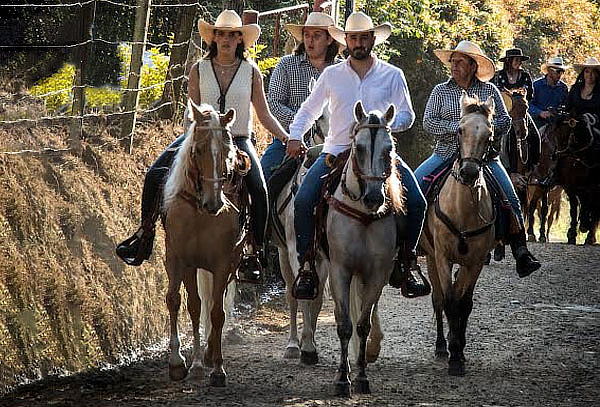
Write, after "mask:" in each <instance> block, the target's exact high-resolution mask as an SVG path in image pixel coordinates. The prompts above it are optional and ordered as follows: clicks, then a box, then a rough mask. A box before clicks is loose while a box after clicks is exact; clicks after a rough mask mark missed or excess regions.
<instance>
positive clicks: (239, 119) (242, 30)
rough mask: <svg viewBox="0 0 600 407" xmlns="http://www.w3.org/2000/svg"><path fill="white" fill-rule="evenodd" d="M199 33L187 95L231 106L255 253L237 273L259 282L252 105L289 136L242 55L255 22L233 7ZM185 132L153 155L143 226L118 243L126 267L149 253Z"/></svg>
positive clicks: (263, 194) (260, 217)
mask: <svg viewBox="0 0 600 407" xmlns="http://www.w3.org/2000/svg"><path fill="white" fill-rule="evenodd" d="M198 31H199V32H200V36H201V37H202V39H203V40H204V41H205V42H206V43H207V44H208V52H207V54H206V55H205V56H204V57H203V58H202V59H200V61H198V62H197V63H195V64H194V65H193V66H192V68H191V70H190V79H189V83H188V98H189V99H190V100H191V101H193V102H194V103H195V104H197V105H200V104H201V103H208V104H210V105H212V106H213V107H215V109H218V111H219V112H221V113H225V112H226V111H227V110H229V109H230V108H233V109H235V111H236V120H235V122H234V123H233V125H232V126H231V133H232V136H233V140H234V143H235V145H236V146H237V148H239V149H241V150H242V151H244V152H246V153H247V154H248V155H249V157H250V160H251V161H252V167H251V169H250V171H249V172H248V174H247V175H246V176H245V178H244V180H245V182H246V185H247V187H248V192H249V194H250V197H251V204H250V221H251V225H252V235H253V236H252V237H253V242H252V246H253V250H254V252H253V253H252V254H251V255H250V256H248V257H246V259H245V261H243V262H242V265H241V267H240V274H241V277H242V278H243V279H244V280H246V281H249V282H258V281H260V279H261V270H262V266H261V264H260V262H259V258H260V257H261V256H262V253H261V248H262V245H263V241H264V235H265V228H266V224H267V215H268V199H267V186H266V184H265V179H264V176H263V174H262V170H261V166H260V162H259V160H258V155H257V154H256V150H255V149H254V146H253V145H252V142H251V141H250V135H251V132H252V111H251V106H253V107H254V110H255V111H256V115H257V116H258V119H259V120H260V122H261V123H262V125H263V126H264V127H265V128H266V129H267V130H268V131H270V132H272V133H273V134H275V135H276V137H277V138H279V139H281V140H287V138H288V135H287V133H286V131H285V130H284V129H283V128H282V127H281V125H280V124H279V122H278V121H277V120H276V119H275V118H274V117H273V115H272V114H271V112H270V111H269V107H268V105H267V101H266V97H265V93H264V90H263V80H262V76H261V73H260V71H259V70H258V67H257V66H256V64H255V63H254V62H252V61H250V60H248V59H247V57H246V55H247V53H246V50H247V49H248V48H249V47H250V46H252V45H253V44H254V42H256V40H257V39H258V36H259V35H260V27H259V26H258V24H242V19H241V18H240V16H239V15H238V14H237V13H236V12H235V11H233V10H224V11H223V12H222V13H221V14H219V16H218V17H217V20H216V22H215V24H214V25H212V24H209V23H207V22H205V21H202V20H200V21H199V22H198ZM186 130H187V129H186ZM186 135H187V131H186V132H185V134H184V135H182V136H180V137H178V138H177V139H176V140H175V141H174V142H173V143H172V144H171V145H170V146H169V147H168V148H167V149H166V150H165V151H164V152H163V153H162V154H161V155H160V157H158V159H157V160H156V161H155V162H154V164H152V166H151V167H150V168H149V169H148V172H147V173H146V177H145V179H144V190H143V193H142V222H141V223H142V225H141V227H140V228H139V229H138V230H137V231H136V232H135V234H134V235H133V236H131V237H130V238H129V239H127V240H125V241H124V242H122V243H121V244H119V245H118V246H117V255H118V256H119V257H120V258H121V259H122V260H123V261H124V262H126V263H127V264H129V265H132V266H139V265H140V264H142V262H143V261H144V260H147V259H148V258H149V257H150V254H151V252H152V244H153V242H154V228H155V224H156V220H157V218H158V215H159V214H160V210H161V206H162V197H163V183H164V181H165V179H166V176H167V174H168V172H169V169H170V167H171V165H172V164H173V160H174V159H175V156H176V154H177V150H178V149H179V146H180V145H181V143H182V142H183V140H184V138H185V137H186ZM207 244H210V242H207Z"/></svg>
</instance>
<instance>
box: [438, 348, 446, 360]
mask: <svg viewBox="0 0 600 407" xmlns="http://www.w3.org/2000/svg"><path fill="white" fill-rule="evenodd" d="M448 356H449V354H448V351H447V350H445V349H443V350H441V349H440V350H438V349H436V351H435V358H436V359H438V360H442V359H443V360H446V359H448Z"/></svg>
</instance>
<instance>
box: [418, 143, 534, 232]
mask: <svg viewBox="0 0 600 407" xmlns="http://www.w3.org/2000/svg"><path fill="white" fill-rule="evenodd" d="M446 161H447V160H444V158H443V157H441V156H439V155H437V154H432V155H431V156H430V157H429V158H427V159H426V160H425V161H423V162H422V163H421V165H419V167H418V168H417V169H416V170H415V176H416V177H417V182H418V183H419V185H420V186H421V189H422V190H423V191H426V190H427V188H428V187H429V181H428V180H426V179H425V178H426V177H428V176H429V175H431V174H433V173H434V172H435V171H436V169H438V168H440V167H441V166H443V165H444V164H445V163H446ZM488 168H489V169H490V170H491V172H492V174H493V176H494V178H495V179H496V181H498V184H499V185H500V188H502V190H503V191H504V194H505V195H506V197H507V198H508V201H509V202H510V206H511V208H512V210H513V212H514V213H515V215H516V216H517V218H518V219H519V222H520V223H521V225H523V224H524V222H523V211H522V209H521V202H519V197H518V196H517V193H516V192H515V188H514V187H513V184H512V182H511V180H510V177H509V176H508V173H507V172H506V170H505V169H504V166H503V165H502V163H500V159H498V158H494V159H493V160H492V161H490V162H489V163H488Z"/></svg>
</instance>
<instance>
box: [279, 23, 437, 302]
mask: <svg viewBox="0 0 600 407" xmlns="http://www.w3.org/2000/svg"><path fill="white" fill-rule="evenodd" d="M391 31H392V27H391V24H389V23H385V24H381V25H379V26H374V24H373V21H372V20H371V18H370V17H369V16H367V15H366V14H364V13H362V12H355V13H352V14H351V15H350V16H349V17H348V19H347V21H346V27H345V30H342V29H340V28H338V27H329V33H330V34H331V36H332V37H333V38H334V39H335V40H336V41H338V42H339V43H340V44H342V45H344V46H346V47H347V48H348V52H349V57H348V59H347V60H346V61H345V62H343V63H340V64H335V65H332V66H329V67H328V68H326V69H325V70H324V71H323V73H322V74H321V76H320V77H319V80H318V81H317V83H316V85H315V87H314V89H313V91H312V92H311V94H310V95H309V96H308V98H307V99H306V101H305V102H304V103H303V104H302V106H301V107H300V110H298V112H297V113H296V116H295V117H294V121H293V122H292V124H291V125H290V141H289V143H288V145H287V153H288V155H290V156H291V157H297V156H299V155H302V154H303V153H304V151H305V150H306V146H305V145H304V142H303V141H302V137H303V135H304V134H305V133H306V131H308V129H310V127H311V126H312V124H313V123H314V121H315V120H316V119H317V118H318V117H319V116H320V115H321V114H322V111H323V108H324V107H325V105H326V104H328V105H329V109H330V111H331V117H332V118H333V120H332V121H331V123H330V130H329V134H327V136H326V137H325V143H324V147H323V152H322V154H321V155H319V157H318V158H317V160H316V161H315V163H314V164H313V165H312V166H311V167H310V169H309V170H308V172H307V173H306V175H305V177H304V179H303V181H302V184H301V185H300V188H299V189H298V193H297V195H296V198H295V200H294V208H295V212H294V229H295V233H296V242H297V251H298V257H299V261H300V265H301V269H300V273H299V276H298V279H297V280H296V284H295V290H294V291H295V293H296V297H297V298H298V299H310V298H314V296H315V292H316V290H318V286H317V284H316V282H317V279H316V272H315V270H313V269H311V267H310V265H308V266H309V267H307V264H305V255H306V253H307V252H308V250H309V248H310V246H311V243H312V240H313V238H314V229H315V226H314V223H315V219H314V209H315V206H316V205H317V204H318V202H319V200H320V199H321V188H322V185H323V182H324V180H323V176H324V175H326V174H328V173H329V170H330V167H329V165H330V164H328V163H330V162H332V160H331V158H332V157H335V156H337V155H338V154H340V153H342V152H343V151H346V150H347V149H349V148H350V146H351V144H352V140H351V134H352V128H353V126H354V123H355V120H354V113H353V112H354V105H355V104H356V102H357V101H359V100H361V101H362V103H363V106H364V107H365V110H366V111H371V110H375V109H378V110H380V111H385V110H386V109H387V108H388V107H389V105H390V104H394V106H395V107H396V117H395V119H394V122H393V123H392V125H391V127H392V131H393V132H398V131H405V130H407V129H409V128H410V127H411V126H412V124H413V122H414V120H415V113H414V111H413V108H412V103H411V100H410V95H409V92H408V86H407V85H406V80H405V78H404V73H403V72H402V70H401V69H399V68H397V67H395V66H393V65H390V64H388V63H387V62H384V61H382V60H380V59H378V58H377V57H376V56H375V54H373V53H372V52H371V51H372V49H373V46H374V45H376V44H380V43H383V42H384V41H385V40H386V39H387V38H388V37H389V36H390V34H391ZM398 162H399V171H400V173H401V179H402V184H403V185H404V187H405V188H406V207H407V211H408V214H407V223H408V234H409V238H408V241H409V243H408V244H407V245H406V250H407V252H409V253H404V254H403V255H405V256H407V257H408V258H411V259H414V260H415V261H413V262H410V266H409V267H406V268H404V267H403V266H404V265H403V264H401V263H403V262H401V261H398V260H397V261H396V264H395V267H394V271H393V273H392V277H393V278H394V275H396V276H397V277H398V280H399V281H402V283H404V286H405V287H406V294H405V295H407V296H409V297H414V296H419V295H427V294H428V293H429V287H428V286H427V285H425V284H423V283H420V282H417V280H416V279H415V277H414V276H413V275H412V274H411V270H412V269H413V267H415V265H416V256H415V253H414V249H415V246H416V244H417V242H418V240H419V236H420V234H421V229H422V227H423V220H424V217H425V210H426V206H427V203H426V201H425V198H424V197H423V194H422V193H421V191H420V190H419V186H418V185H417V182H416V180H415V178H414V175H413V173H412V171H411V170H410V168H409V167H408V166H407V165H406V164H405V163H404V162H403V161H402V160H401V159H398ZM407 263H408V262H407ZM398 274H399V276H398ZM390 281H392V279H390Z"/></svg>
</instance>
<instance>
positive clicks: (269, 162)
mask: <svg viewBox="0 0 600 407" xmlns="http://www.w3.org/2000/svg"><path fill="white" fill-rule="evenodd" d="M332 25H333V18H331V16H329V15H328V14H325V13H321V12H317V11H315V12H312V13H310V14H309V15H308V18H307V19H306V22H305V23H304V24H286V26H285V28H286V29H287V30H288V32H289V33H290V34H291V35H292V36H293V37H294V38H295V39H296V41H298V46H297V47H296V49H295V50H294V53H293V54H292V55H286V56H284V57H283V58H281V60H280V61H279V63H278V64H277V66H276V67H275V69H274V70H273V74H272V75H271V79H270V80H269V92H268V94H267V101H268V102H269V107H270V108H271V112H273V115H274V116H275V117H276V118H277V120H279V122H280V123H281V125H282V126H283V127H284V128H285V129H288V128H289V126H290V123H291V122H292V120H293V119H294V115H295V114H296V112H297V111H298V109H299V108H300V105H301V104H302V102H304V101H305V100H306V98H307V97H308V94H309V93H310V90H309V89H308V86H309V84H310V82H311V79H314V80H316V79H318V78H319V75H321V72H322V71H323V69H325V68H326V67H328V66H329V65H331V64H333V63H336V62H339V60H338V59H336V56H337V55H338V43H337V42H336V41H334V40H333V38H332V37H331V36H330V35H329V33H328V32H327V27H329V26H332ZM284 156H285V144H284V143H283V142H282V141H281V140H279V139H277V138H274V139H273V142H272V143H271V144H270V145H269V147H267V149H266V150H265V152H264V154H263V156H262V157H261V159H260V163H261V165H262V168H263V172H264V174H265V179H266V180H267V181H268V180H269V178H270V177H271V174H272V172H273V170H274V169H275V168H277V167H278V166H279V165H280V164H281V162H282V161H283V158H284ZM271 198H273V197H271Z"/></svg>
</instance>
